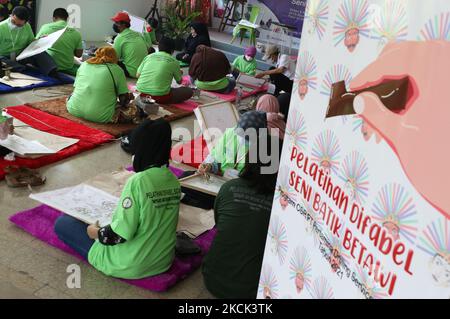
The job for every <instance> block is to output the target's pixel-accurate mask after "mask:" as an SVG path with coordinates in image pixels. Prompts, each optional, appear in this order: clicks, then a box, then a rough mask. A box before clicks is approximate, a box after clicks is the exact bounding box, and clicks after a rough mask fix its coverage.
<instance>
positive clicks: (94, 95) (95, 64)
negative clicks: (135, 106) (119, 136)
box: [67, 47, 131, 123]
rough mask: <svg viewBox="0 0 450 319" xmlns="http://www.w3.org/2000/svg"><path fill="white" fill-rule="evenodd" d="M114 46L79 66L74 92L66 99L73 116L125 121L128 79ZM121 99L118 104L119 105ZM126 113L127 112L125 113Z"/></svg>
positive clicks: (95, 120)
mask: <svg viewBox="0 0 450 319" xmlns="http://www.w3.org/2000/svg"><path fill="white" fill-rule="evenodd" d="M117 61H118V59H117V55H116V52H115V50H114V49H113V48H111V47H104V48H100V49H98V50H97V52H96V56H95V57H94V58H91V59H89V60H87V61H86V62H85V63H83V64H82V65H81V67H80V68H79V69H78V72H77V77H76V78H75V84H74V91H73V94H72V95H71V96H70V97H69V99H68V100H67V110H68V111H69V113H70V114H72V115H73V116H76V117H79V118H83V119H85V120H88V121H91V122H95V123H122V122H127V120H126V119H123V117H124V116H125V115H123V113H126V112H125V111H126V110H127V109H128V108H130V107H131V106H128V103H129V102H130V100H131V95H130V94H129V93H128V87H127V81H126V78H125V74H124V73H123V71H122V69H121V68H120V67H119V66H118V65H117ZM118 99H119V105H120V107H118V106H117V104H118ZM125 117H126V116H125Z"/></svg>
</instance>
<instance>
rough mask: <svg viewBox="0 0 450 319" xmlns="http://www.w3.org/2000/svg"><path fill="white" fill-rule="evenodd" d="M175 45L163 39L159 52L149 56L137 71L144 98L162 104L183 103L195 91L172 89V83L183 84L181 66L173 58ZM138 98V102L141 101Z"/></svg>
mask: <svg viewBox="0 0 450 319" xmlns="http://www.w3.org/2000/svg"><path fill="white" fill-rule="evenodd" d="M174 51H175V43H174V41H173V40H172V39H169V38H162V39H161V41H160V42H159V52H156V53H153V54H150V55H148V56H147V57H146V58H145V59H144V62H142V64H141V66H140V67H139V69H138V71H137V77H138V81H137V84H136V87H137V90H138V91H139V92H141V96H142V97H143V98H145V97H147V96H151V98H152V99H153V100H155V101H156V102H157V103H160V104H170V103H174V104H176V103H181V102H184V101H186V100H189V99H190V98H191V97H192V95H193V90H192V89H191V88H189V87H179V88H172V81H173V80H174V79H175V81H176V82H177V83H178V84H181V80H182V72H181V69H180V64H179V63H178V61H177V60H176V59H175V58H174V57H173V56H172V54H173V52H174ZM141 96H140V97H138V100H139V99H141Z"/></svg>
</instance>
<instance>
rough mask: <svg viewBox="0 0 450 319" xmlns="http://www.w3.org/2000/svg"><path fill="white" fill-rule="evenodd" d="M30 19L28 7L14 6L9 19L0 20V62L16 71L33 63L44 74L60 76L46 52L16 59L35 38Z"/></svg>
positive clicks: (22, 69)
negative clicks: (19, 59)
mask: <svg viewBox="0 0 450 319" xmlns="http://www.w3.org/2000/svg"><path fill="white" fill-rule="evenodd" d="M29 19H30V12H29V11H28V9H27V8H25V7H20V6H19V7H15V8H14V10H13V11H12V13H11V16H10V17H9V18H8V19H6V20H5V21H3V22H0V62H4V63H6V64H7V65H9V66H11V67H12V68H13V71H15V72H23V71H25V70H26V69H27V64H31V65H33V66H35V67H37V68H38V69H39V71H40V72H41V73H42V74H44V75H50V76H52V77H55V78H59V76H58V72H57V69H58V67H57V65H56V63H55V61H53V59H52V57H51V56H50V55H48V53H46V52H43V53H41V54H37V55H35V56H32V57H30V58H27V59H24V60H21V61H16V58H17V56H19V54H20V53H22V51H23V50H24V49H25V48H26V47H27V46H28V45H29V44H30V43H31V42H33V41H34V39H35V38H34V34H33V30H31V26H30V24H29V23H28V20H29Z"/></svg>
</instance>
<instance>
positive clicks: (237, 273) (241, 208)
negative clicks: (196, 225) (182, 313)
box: [202, 134, 281, 299]
mask: <svg viewBox="0 0 450 319" xmlns="http://www.w3.org/2000/svg"><path fill="white" fill-rule="evenodd" d="M272 139H277V138H276V137H271V136H268V135H267V134H266V135H265V136H261V137H260V139H259V141H258V142H257V143H251V144H250V145H251V146H250V147H251V149H250V152H252V153H254V154H255V156H256V157H255V158H257V161H256V163H250V162H247V163H246V165H245V168H244V170H243V171H242V172H241V174H240V177H239V178H238V179H235V180H232V181H229V182H227V183H225V184H224V185H223V186H222V188H221V189H220V191H219V194H218V196H217V198H216V202H215V204H214V218H215V222H216V228H217V235H216V237H215V238H214V241H213V243H212V246H211V249H210V250H209V252H208V254H207V255H206V257H205V259H204V262H203V267H202V272H203V278H204V283H205V286H206V288H207V289H208V290H209V292H211V293H212V294H213V295H214V296H215V297H217V298H223V299H255V298H256V296H257V290H258V283H259V277H260V273H261V266H262V262H263V256H264V247H265V244H266V238H267V231H268V227H269V221H270V214H271V209H272V203H273V198H274V192H275V187H276V180H277V172H278V164H279V159H280V156H279V155H280V153H281V148H280V147H276V148H271V147H270V146H271V145H272V144H271V143H272ZM261 142H262V143H261ZM274 142H276V140H275V141H274ZM255 144H261V147H264V146H265V145H268V146H269V148H268V151H266V150H264V151H262V153H260V152H259V150H257V149H258V148H259V147H258V146H259V145H255ZM278 146H281V142H280V143H279V144H278ZM277 152H278V153H277ZM261 154H264V155H261ZM266 154H267V155H268V156H270V159H271V160H270V163H268V164H263V162H264V163H266V162H267V159H265V158H263V157H262V156H265V155H266ZM271 164H272V165H273V166H275V170H276V172H274V173H272V174H270V172H269V174H264V171H262V168H263V167H265V168H267V167H268V166H270V165H271ZM270 170H271V169H269V171H270Z"/></svg>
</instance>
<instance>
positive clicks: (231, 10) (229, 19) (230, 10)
mask: <svg viewBox="0 0 450 319" xmlns="http://www.w3.org/2000/svg"><path fill="white" fill-rule="evenodd" d="M246 3H247V0H229V1H228V2H227V4H226V6H225V10H224V13H223V16H222V20H221V21H220V26H219V32H223V31H224V30H225V27H227V26H230V27H234V26H236V22H237V20H235V18H234V17H235V15H236V12H238V10H239V5H240V6H241V19H243V18H244V10H245V9H244V8H245V4H246Z"/></svg>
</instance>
